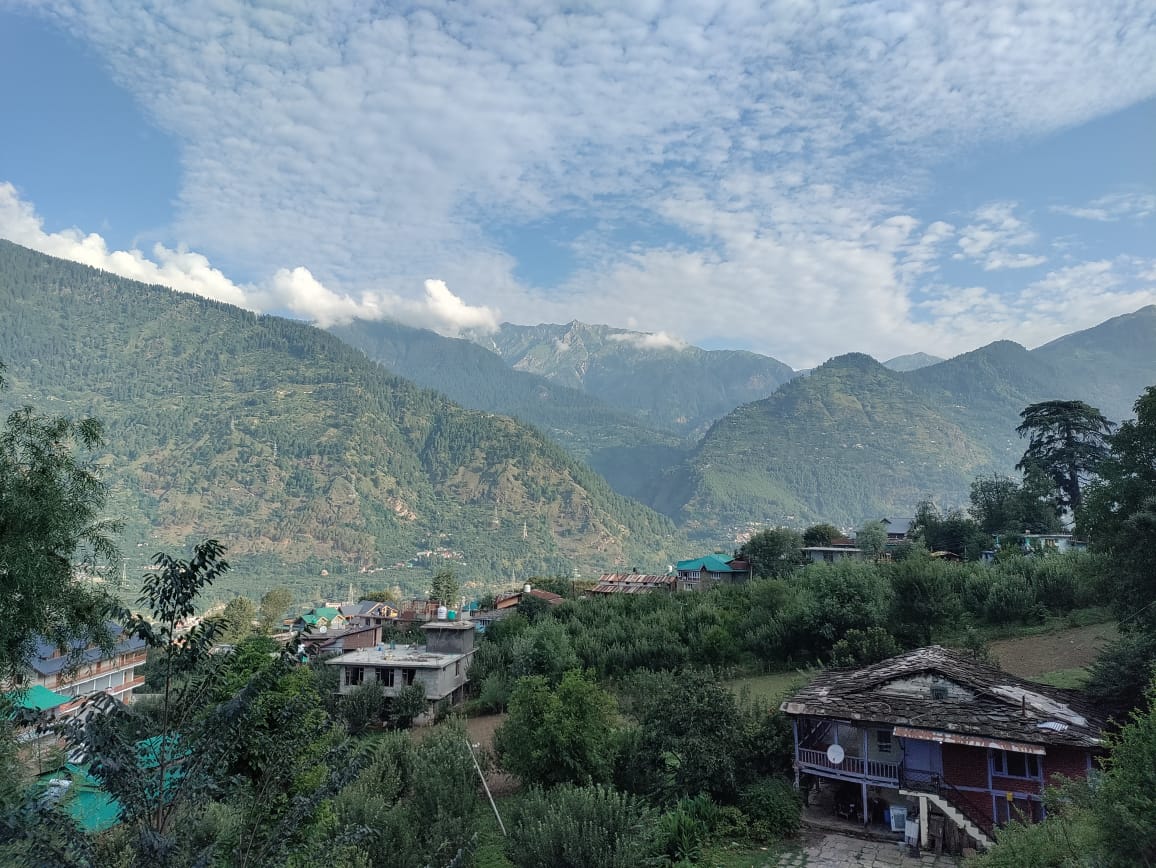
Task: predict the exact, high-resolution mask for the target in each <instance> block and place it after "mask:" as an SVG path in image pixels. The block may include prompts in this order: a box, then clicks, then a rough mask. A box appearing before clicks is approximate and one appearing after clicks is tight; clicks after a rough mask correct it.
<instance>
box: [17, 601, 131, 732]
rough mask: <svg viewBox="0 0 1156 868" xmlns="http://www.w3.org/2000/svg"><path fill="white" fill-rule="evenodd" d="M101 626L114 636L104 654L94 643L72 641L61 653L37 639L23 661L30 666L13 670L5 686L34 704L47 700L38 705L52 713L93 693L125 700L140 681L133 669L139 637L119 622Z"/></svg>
mask: <svg viewBox="0 0 1156 868" xmlns="http://www.w3.org/2000/svg"><path fill="white" fill-rule="evenodd" d="M107 626H108V629H109V631H110V632H111V633H112V635H113V637H114V641H115V644H114V645H113V648H112V653H111V654H109V655H108V656H105V654H104V653H103V652H102V651H101V650H100V648H98V647H96V646H95V645H90V646H87V647H81V646H80V645H75V646H74V647H73V648H72V649H70V651H65V652H63V653H62V652H61V651H60V649H59V648H57V647H56V646H54V645H53V644H52V643H51V642H48V641H46V640H44V639H38V640H37V641H36V644H35V646H34V648H33V654H32V658H31V660H29V662H28V668H29V669H30V670H31V671H30V672H28V673H26V674H21V675H17V676H16V680H15V683H13V684H12V685H9V687H10V688H15V694H16V695H19V693H20V692H22V691H23V692H25V693H26V695H27V696H31V697H32V701H33V703H34V704H39V705H43V704H44V703H46V702H48V703H51V705H50V707H48V708H42V709H39V710H41V711H49V710H50V711H51V716H53V717H65V716H67V715H68V714H71V713H72V712H73V711H75V710H76V709H77V708H78V707H79V706H80V704H81V702H83V701H84V699H85V697H88V696H91V695H92V694H94V693H107V694H108V695H109V696H114V697H116V698H117V699H119V700H121V701H122V702H125V703H129V702H131V701H132V690H133V688H134V687H136V686H137V685H139V684H142V683H143V682H144V676H143V675H139V674H138V671H139V670H140V668H141V667H143V666H144V664H145V657H146V650H147V649H146V647H145V642H144V640H143V639H140V638H138V637H136V636H126V635H125V634H124V628H123V627H121V626H120V625H119V624H114V623H112V622H109V624H108V625H107ZM39 688H43V689H42V690H41V689H39ZM62 698H63V700H64V701H60V699H62Z"/></svg>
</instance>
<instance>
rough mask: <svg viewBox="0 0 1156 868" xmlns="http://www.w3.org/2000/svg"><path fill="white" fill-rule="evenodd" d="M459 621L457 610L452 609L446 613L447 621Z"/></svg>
mask: <svg viewBox="0 0 1156 868" xmlns="http://www.w3.org/2000/svg"><path fill="white" fill-rule="evenodd" d="M457 619H458V613H457V611H456V610H454V609H450V610H449V611H448V612H446V620H449V621H456V620H457Z"/></svg>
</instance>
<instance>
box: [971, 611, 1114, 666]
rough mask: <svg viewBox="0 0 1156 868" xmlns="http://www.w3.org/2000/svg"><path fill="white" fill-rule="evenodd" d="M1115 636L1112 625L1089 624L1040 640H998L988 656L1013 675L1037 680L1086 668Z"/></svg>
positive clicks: (1025, 638) (1055, 633) (1028, 637)
mask: <svg viewBox="0 0 1156 868" xmlns="http://www.w3.org/2000/svg"><path fill="white" fill-rule="evenodd" d="M1118 635H1119V632H1118V631H1117V630H1116V625H1115V624H1112V623H1106V624H1092V625H1091V626H1090V627H1071V628H1068V629H1066V630H1057V631H1056V632H1054V633H1046V634H1044V635H1041V636H1025V637H1023V638H1021V639H1001V640H1000V641H998V642H992V643H991V652H992V654H994V655H995V656H996V658H997V659H998V660H999V662H1000V666H1002V667H1003V668H1004V669H1006V670H1007V671H1008V672H1010V673H1011V674H1012V675H1018V676H1019V677H1020V678H1036V677H1038V676H1040V675H1044V674H1046V673H1049V672H1055V671H1057V670H1060V669H1079V668H1080V667H1083V666H1087V665H1088V664H1090V663H1091V662H1092V661H1093V660H1094V659H1095V658H1096V655H1097V654H1098V653H1099V651H1100V649H1101V648H1102V647H1103V646H1104V645H1106V644H1107V643H1108V642H1111V641H1112V640H1113V639H1115V638H1116V637H1117V636H1118Z"/></svg>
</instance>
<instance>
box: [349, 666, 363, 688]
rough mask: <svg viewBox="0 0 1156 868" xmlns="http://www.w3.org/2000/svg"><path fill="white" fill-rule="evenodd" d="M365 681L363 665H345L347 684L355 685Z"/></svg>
mask: <svg viewBox="0 0 1156 868" xmlns="http://www.w3.org/2000/svg"><path fill="white" fill-rule="evenodd" d="M363 681H365V667H363V666H346V667H345V686H346V687H355V686H356V685H358V684H361V683H362V682H363Z"/></svg>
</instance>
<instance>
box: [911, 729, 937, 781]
mask: <svg viewBox="0 0 1156 868" xmlns="http://www.w3.org/2000/svg"><path fill="white" fill-rule="evenodd" d="M942 774H943V751H942V749H941V747H940V745H939V742H936V741H918V740H917V739H914V738H905V739H903V776H904V778H905V779H906V780H908V781H910V782H912V783H917V782H921V781H923V782H931V781H932V780H933V779H934V778H936V777H938V776H942Z"/></svg>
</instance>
